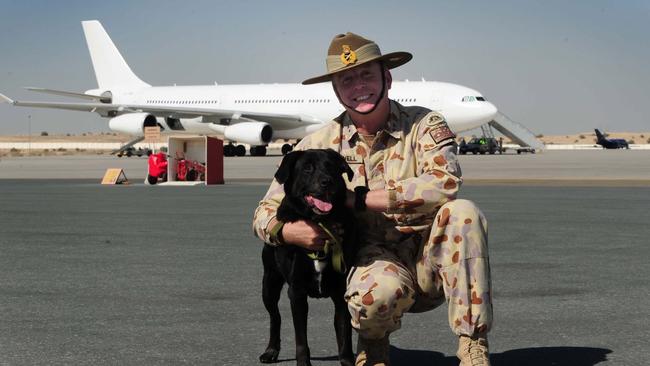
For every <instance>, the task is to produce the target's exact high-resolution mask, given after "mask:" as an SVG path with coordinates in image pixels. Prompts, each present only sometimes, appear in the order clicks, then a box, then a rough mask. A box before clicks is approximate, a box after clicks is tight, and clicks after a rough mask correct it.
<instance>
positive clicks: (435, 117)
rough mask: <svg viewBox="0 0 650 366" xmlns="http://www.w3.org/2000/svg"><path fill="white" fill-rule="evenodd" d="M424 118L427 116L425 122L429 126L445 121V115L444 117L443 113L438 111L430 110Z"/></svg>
mask: <svg viewBox="0 0 650 366" xmlns="http://www.w3.org/2000/svg"><path fill="white" fill-rule="evenodd" d="M424 118H425V121H424V123H425V124H426V125H427V126H431V127H433V126H435V125H438V124H440V123H443V122H445V117H443V116H442V114H440V113H438V112H430V113H429V114H427V115H426V116H425V117H424Z"/></svg>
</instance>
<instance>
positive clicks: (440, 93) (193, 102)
mask: <svg viewBox="0 0 650 366" xmlns="http://www.w3.org/2000/svg"><path fill="white" fill-rule="evenodd" d="M112 94H113V104H128V105H147V106H157V107H160V106H164V107H181V108H184V107H193V108H201V109H215V110H232V111H240V110H245V111H248V112H260V113H269V114H274V113H275V114H279V115H281V114H292V115H304V116H309V117H310V119H311V120H312V122H320V123H309V124H305V125H304V126H301V127H297V128H296V127H295V125H292V124H288V125H287V126H286V128H283V126H282V124H281V123H275V124H274V129H273V138H274V139H299V138H302V137H304V136H305V135H306V134H308V133H311V132H313V131H315V130H317V129H319V128H321V127H322V125H321V124H322V123H326V122H328V121H331V120H332V119H333V118H334V117H336V116H338V115H339V114H340V113H342V112H343V111H344V109H343V107H342V106H341V104H340V103H339V102H338V100H337V98H336V95H335V94H334V91H333V89H332V86H331V85H330V84H317V85H308V86H305V85H301V84H248V85H206V86H167V87H148V88H143V89H141V90H138V91H129V92H120V91H117V90H114V91H112ZM389 97H390V98H391V99H394V100H396V101H398V102H400V103H401V104H403V105H406V106H409V105H419V106H423V107H426V108H429V109H431V110H435V111H438V112H440V113H442V114H443V115H444V116H445V117H446V118H447V121H448V123H449V125H450V127H451V128H452V129H453V130H454V131H456V132H460V131H464V130H469V129H472V128H475V127H478V126H480V125H482V124H485V123H487V122H489V121H490V120H492V119H493V118H494V116H495V114H496V108H495V107H494V106H493V105H492V104H491V103H489V102H486V101H484V100H483V101H481V100H476V99H474V100H472V101H470V100H465V101H463V98H466V97H479V98H481V96H480V94H479V93H478V92H476V91H474V90H472V89H469V88H466V87H463V86H460V85H456V84H451V83H443V82H428V81H418V82H399V81H395V82H393V86H392V88H391V90H390V91H389ZM466 99H467V98H466ZM179 121H180V123H181V125H178V124H176V125H174V123H173V122H174V120H173V119H172V120H169V119H166V120H165V121H164V122H162V123H161V127H163V131H164V132H168V133H195V134H196V133H198V134H211V133H214V130H213V129H212V128H210V126H209V124H207V123H206V119H204V118H202V117H197V118H181V119H179ZM170 122H172V123H170Z"/></svg>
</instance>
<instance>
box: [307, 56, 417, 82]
mask: <svg viewBox="0 0 650 366" xmlns="http://www.w3.org/2000/svg"><path fill="white" fill-rule="evenodd" d="M412 58H413V55H412V54H410V53H409V52H392V53H387V54H385V55H381V56H377V57H373V58H369V59H366V60H364V61H363V62H358V63H356V64H354V65H348V66H346V67H344V68H342V69H338V70H334V71H330V72H328V73H327V74H324V75H320V76H316V77H313V78H309V79H307V80H305V81H303V82H302V85H309V84H318V83H324V82H326V81H331V80H332V75H334V74H337V73H339V72H342V71H345V70H350V69H353V68H355V67H359V66H361V65H363V64H367V63H368V62H372V61H382V62H383V63H384V65H386V67H387V68H389V69H394V68H396V67H398V66H402V65H404V64H405V63H407V62H409V61H411V59H412Z"/></svg>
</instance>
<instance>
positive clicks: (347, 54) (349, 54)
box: [341, 44, 357, 66]
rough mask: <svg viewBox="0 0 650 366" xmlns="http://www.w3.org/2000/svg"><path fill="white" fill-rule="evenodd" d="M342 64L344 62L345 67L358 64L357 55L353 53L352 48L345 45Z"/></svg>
mask: <svg viewBox="0 0 650 366" xmlns="http://www.w3.org/2000/svg"><path fill="white" fill-rule="evenodd" d="M341 62H343V64H344V65H346V66H347V65H349V64H353V63H355V62H357V54H356V53H355V52H354V51H352V49H351V48H350V46H348V45H346V44H344V45H343V53H341Z"/></svg>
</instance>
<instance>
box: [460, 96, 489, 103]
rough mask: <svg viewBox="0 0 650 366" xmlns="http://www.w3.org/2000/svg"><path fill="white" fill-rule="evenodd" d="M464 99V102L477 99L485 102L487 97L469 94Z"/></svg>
mask: <svg viewBox="0 0 650 366" xmlns="http://www.w3.org/2000/svg"><path fill="white" fill-rule="evenodd" d="M462 101H463V102H476V101H479V102H485V98H484V97H482V96H477V97H475V96H473V95H468V96H465V97H463V100H462Z"/></svg>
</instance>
